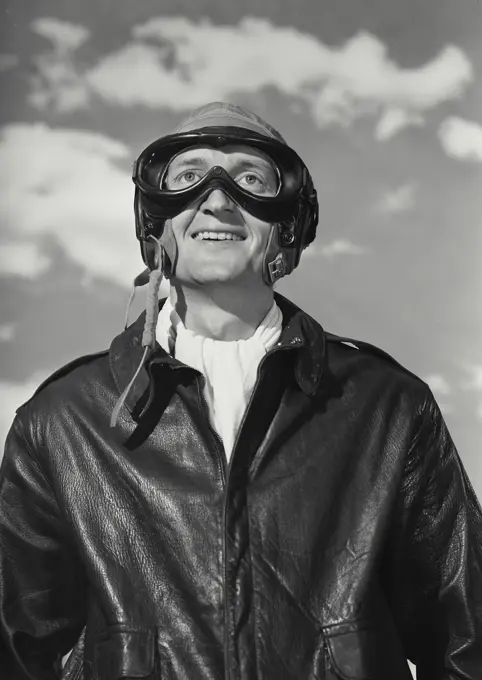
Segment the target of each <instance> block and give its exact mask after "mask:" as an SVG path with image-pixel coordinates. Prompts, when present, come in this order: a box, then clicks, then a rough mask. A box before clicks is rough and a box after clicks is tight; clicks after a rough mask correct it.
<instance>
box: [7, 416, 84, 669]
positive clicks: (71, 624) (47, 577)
mask: <svg viewBox="0 0 482 680" xmlns="http://www.w3.org/2000/svg"><path fill="white" fill-rule="evenodd" d="M27 439H28V438H27V437H25V436H24V434H23V433H22V427H21V424H20V421H19V418H18V416H17V418H16V420H15V421H14V424H13V425H12V428H11V430H10V432H9V435H8V437H7V442H6V447H5V455H4V457H3V461H2V465H1V468H0V677H1V678H8V679H10V680H53V679H54V678H55V679H56V678H59V677H60V667H61V658H62V656H64V655H65V654H66V653H67V652H68V651H69V650H70V649H71V648H72V647H73V646H74V644H75V642H76V640H77V638H78V637H79V635H80V632H81V629H82V627H83V623H84V618H85V611H84V608H85V604H84V603H85V599H86V591H85V585H84V584H85V579H84V575H83V573H82V570H81V568H80V567H79V561H78V560H77V559H76V555H75V550H74V548H73V546H72V544H71V541H70V539H69V533H68V527H67V525H66V522H65V520H64V519H63V517H62V515H61V512H60V510H59V507H58V504H57V501H56V498H55V494H54V491H53V488H52V486H51V484H50V483H49V480H48V478H47V476H46V474H45V473H44V472H43V471H42V468H41V463H40V460H39V458H40V452H39V450H35V447H34V445H33V444H32V442H31V441H30V443H28V441H27ZM37 448H38V449H40V448H41V447H37Z"/></svg>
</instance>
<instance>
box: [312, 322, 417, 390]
mask: <svg viewBox="0 0 482 680" xmlns="http://www.w3.org/2000/svg"><path fill="white" fill-rule="evenodd" d="M324 333H325V340H326V342H327V343H330V344H332V345H338V346H340V347H345V348H348V349H350V348H351V349H352V350H353V351H358V352H362V353H363V354H365V355H368V356H372V357H375V358H377V359H381V360H382V361H383V362H385V363H386V364H388V365H389V366H391V367H392V368H394V369H396V370H398V372H400V373H402V374H405V375H406V376H410V377H411V378H413V379H414V380H415V381H416V382H417V383H419V384H420V385H423V386H425V387H427V385H426V383H425V382H424V381H423V380H422V379H421V378H420V377H419V376H418V375H416V374H415V373H413V372H412V371H410V370H409V369H408V368H406V366H404V365H403V364H401V363H400V362H399V361H397V360H396V359H395V358H394V357H392V355H391V354H389V353H388V352H385V350H383V349H381V348H380V347H377V346H376V345H372V344H371V343H369V342H365V341H364V340H358V339H356V338H350V337H346V336H342V335H336V334H335V333H328V332H327V331H324Z"/></svg>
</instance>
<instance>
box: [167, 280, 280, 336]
mask: <svg viewBox="0 0 482 680" xmlns="http://www.w3.org/2000/svg"><path fill="white" fill-rule="evenodd" d="M273 299H274V293H273V289H272V288H271V287H269V286H264V287H263V288H261V289H257V290H256V291H249V290H246V289H245V288H243V289H242V290H240V289H239V286H238V287H237V288H236V287H232V288H231V287H229V286H226V285H223V286H222V287H221V286H219V287H218V286H216V287H208V286H203V287H202V288H200V287H199V288H194V287H186V286H182V287H181V286H179V285H172V286H171V291H170V301H171V304H172V306H173V307H175V309H176V312H177V313H178V314H179V316H180V318H181V320H182V322H183V324H184V326H185V327H186V328H187V329H188V330H190V331H192V332H193V333H195V334H196V335H202V336H204V337H206V338H212V339H213V340H224V341H231V340H247V339H248V338H250V337H251V336H252V335H253V333H254V332H255V330H256V329H257V327H258V326H259V324H260V323H261V321H262V320H263V319H264V317H265V316H266V314H267V313H268V311H269V310H270V309H271V306H272V305H273Z"/></svg>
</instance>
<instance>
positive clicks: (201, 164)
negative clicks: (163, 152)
mask: <svg viewBox="0 0 482 680" xmlns="http://www.w3.org/2000/svg"><path fill="white" fill-rule="evenodd" d="M207 165H208V163H207V161H206V159H205V158H202V157H201V156H193V157H192V158H182V159H181V160H177V159H176V158H174V159H173V160H172V162H171V163H170V165H169V169H171V168H175V169H176V170H182V169H183V168H205V167H206V166H207ZM260 166H261V167H262V168H263V169H265V170H269V171H270V172H273V173H274V175H275V176H277V173H276V169H275V168H274V166H273V165H272V164H271V163H270V162H269V161H265V160H264V158H256V161H252V160H250V159H248V158H246V159H244V160H240V161H239V162H237V163H235V165H234V166H233V167H234V168H235V169H241V170H250V169H253V170H259V169H260Z"/></svg>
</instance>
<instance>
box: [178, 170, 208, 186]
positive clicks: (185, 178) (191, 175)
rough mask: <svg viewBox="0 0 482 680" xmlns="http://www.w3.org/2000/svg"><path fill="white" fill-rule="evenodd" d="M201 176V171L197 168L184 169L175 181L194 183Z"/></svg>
mask: <svg viewBox="0 0 482 680" xmlns="http://www.w3.org/2000/svg"><path fill="white" fill-rule="evenodd" d="M201 177H202V175H201V173H200V172H199V171H197V170H184V172H181V173H180V174H179V175H178V176H177V177H176V179H175V181H176V182H178V183H180V184H194V183H195V182H197V181H198V180H199V179H201Z"/></svg>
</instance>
